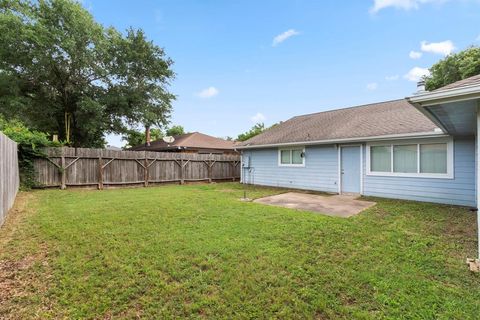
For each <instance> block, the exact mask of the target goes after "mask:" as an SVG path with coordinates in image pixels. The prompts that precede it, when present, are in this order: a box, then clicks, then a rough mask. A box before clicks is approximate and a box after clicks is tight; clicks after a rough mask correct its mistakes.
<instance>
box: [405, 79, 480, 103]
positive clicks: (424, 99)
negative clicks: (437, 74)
mask: <svg viewBox="0 0 480 320" xmlns="http://www.w3.org/2000/svg"><path fill="white" fill-rule="evenodd" d="M475 98H480V85H479V84H475V85H470V86H465V87H460V88H452V89H447V90H440V91H431V92H429V91H427V92H425V93H420V94H417V95H413V96H411V97H407V98H406V99H407V100H408V101H409V102H411V103H413V104H416V105H420V106H422V107H425V106H431V105H435V104H439V103H444V102H454V101H462V100H470V99H475Z"/></svg>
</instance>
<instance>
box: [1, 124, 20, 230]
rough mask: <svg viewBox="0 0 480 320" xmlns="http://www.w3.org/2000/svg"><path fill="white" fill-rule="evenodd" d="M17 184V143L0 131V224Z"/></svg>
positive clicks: (11, 202) (9, 205) (14, 193)
mask: <svg viewBox="0 0 480 320" xmlns="http://www.w3.org/2000/svg"><path fill="white" fill-rule="evenodd" d="M19 184H20V183H19V173H18V154H17V144H16V143H15V142H13V141H12V140H10V139H9V138H8V137H7V136H5V135H4V134H3V133H1V132H0V200H1V203H0V226H1V225H2V224H3V222H4V221H5V218H6V216H7V214H8V210H10V208H11V207H12V205H13V202H14V201H15V197H16V196H17V192H18V187H19Z"/></svg>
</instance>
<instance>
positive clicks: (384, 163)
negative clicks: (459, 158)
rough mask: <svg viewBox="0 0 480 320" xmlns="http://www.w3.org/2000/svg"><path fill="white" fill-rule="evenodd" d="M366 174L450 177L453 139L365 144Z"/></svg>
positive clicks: (451, 172) (451, 174)
mask: <svg viewBox="0 0 480 320" xmlns="http://www.w3.org/2000/svg"><path fill="white" fill-rule="evenodd" d="M367 174H368V175H380V176H382V175H384V176H403V177H426V178H453V141H452V140H451V139H448V140H447V139H441V140H440V139H437V140H434V141H432V140H429V141H428V140H422V141H421V142H418V143H413V142H409V143H407V142H402V143H400V142H399V143H386V144H372V145H368V146H367Z"/></svg>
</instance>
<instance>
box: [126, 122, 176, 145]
mask: <svg viewBox="0 0 480 320" xmlns="http://www.w3.org/2000/svg"><path fill="white" fill-rule="evenodd" d="M184 133H185V129H184V128H183V126H179V125H174V126H171V127H169V128H167V129H165V132H163V131H162V129H160V128H150V139H151V141H155V140H158V139H161V138H163V137H164V136H175V135H179V134H184ZM122 140H123V141H125V142H127V145H126V147H134V146H138V145H140V144H145V143H146V137H145V131H139V130H136V129H128V130H126V131H125V133H124V134H123V135H122Z"/></svg>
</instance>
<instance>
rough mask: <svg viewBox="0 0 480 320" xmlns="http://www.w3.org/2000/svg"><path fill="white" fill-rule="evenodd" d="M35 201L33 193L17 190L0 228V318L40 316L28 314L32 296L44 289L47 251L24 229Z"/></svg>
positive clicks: (46, 280) (46, 277)
mask: <svg viewBox="0 0 480 320" xmlns="http://www.w3.org/2000/svg"><path fill="white" fill-rule="evenodd" d="M36 202H37V201H36V198H35V195H34V194H33V193H19V195H18V196H17V199H16V201H15V205H14V207H13V208H12V210H11V211H10V213H9V215H8V217H7V219H6V221H5V223H4V225H3V226H2V227H1V228H0V319H25V318H37V317H41V316H40V315H39V314H38V313H37V312H35V314H32V308H31V307H32V305H33V303H32V297H34V296H35V295H38V294H40V295H41V296H44V293H45V292H46V290H47V288H48V280H49V278H50V276H49V273H48V272H46V271H47V270H48V259H47V254H48V250H47V247H46V245H45V244H42V243H37V242H35V241H36V240H35V238H34V237H33V234H30V232H31V231H32V229H31V228H28V227H27V228H25V225H26V224H28V218H29V217H30V216H31V215H32V214H35V210H34V209H33V208H35V203H36Z"/></svg>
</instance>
